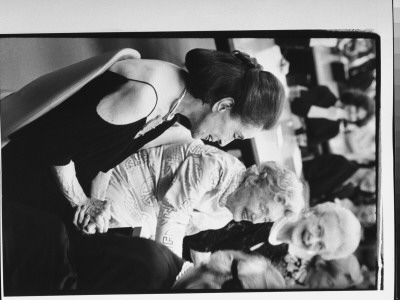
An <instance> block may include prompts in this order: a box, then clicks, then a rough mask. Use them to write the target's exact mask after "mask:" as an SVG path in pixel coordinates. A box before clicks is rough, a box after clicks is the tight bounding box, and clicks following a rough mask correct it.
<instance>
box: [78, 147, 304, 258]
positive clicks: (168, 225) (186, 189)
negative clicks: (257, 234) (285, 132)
mask: <svg viewBox="0 0 400 300" xmlns="http://www.w3.org/2000/svg"><path fill="white" fill-rule="evenodd" d="M105 198H106V200H107V202H101V201H99V203H100V204H101V205H107V204H108V205H109V206H110V209H109V213H104V214H103V217H104V219H105V220H106V221H107V223H108V220H110V221H109V227H111V228H115V227H141V234H140V236H142V237H146V238H150V239H154V240H156V241H158V242H160V243H162V244H164V245H166V246H167V247H169V248H170V249H171V250H173V251H174V252H175V253H176V254H177V255H179V256H182V242H183V238H184V236H185V235H193V234H196V233H197V232H200V231H203V230H207V229H218V228H222V227H223V226H225V225H226V224H227V223H229V222H230V221H231V220H232V219H233V220H235V221H242V220H246V221H250V222H252V223H263V222H273V221H276V220H278V219H280V218H281V217H283V216H285V215H298V214H299V213H300V211H301V209H302V208H303V207H304V201H303V198H302V185H301V183H300V181H299V180H298V179H297V177H296V175H295V174H294V173H293V172H291V171H290V170H287V169H285V168H283V167H280V166H278V165H277V164H276V163H275V162H266V163H262V164H260V165H258V166H252V167H250V168H248V169H247V170H246V169H245V167H244V165H243V164H242V163H241V162H240V161H239V160H238V159H237V158H235V157H234V156H232V155H230V154H228V153H226V152H224V151H221V150H218V149H217V148H215V147H212V146H206V145H204V144H203V143H202V142H199V141H196V142H193V143H186V144H174V145H168V146H159V147H156V148H150V149H146V150H142V151H140V152H138V153H136V154H133V155H131V156H130V157H128V159H126V160H125V161H124V162H122V163H121V164H120V165H118V166H117V167H115V168H114V169H113V170H112V174H111V180H110V185H109V186H108V189H107V191H106V196H105ZM91 208H92V206H81V207H79V208H78V210H77V213H76V215H75V216H76V219H75V222H76V224H77V225H79V226H80V228H81V229H83V230H84V231H86V232H90V233H93V231H94V229H95V227H96V230H97V231H98V232H104V231H107V228H104V227H102V228H99V226H98V225H96V224H94V223H91V221H90V218H91V215H96V213H92V210H91ZM92 219H93V218H92ZM100 226H101V224H100Z"/></svg>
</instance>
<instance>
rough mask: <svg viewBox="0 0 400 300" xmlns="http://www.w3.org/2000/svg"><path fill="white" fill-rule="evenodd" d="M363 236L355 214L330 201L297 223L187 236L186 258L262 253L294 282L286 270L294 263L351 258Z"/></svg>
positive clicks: (231, 226) (242, 225)
mask: <svg viewBox="0 0 400 300" xmlns="http://www.w3.org/2000/svg"><path fill="white" fill-rule="evenodd" d="M360 237H361V226H360V222H359V221H358V220H357V218H356V217H355V216H354V214H353V213H352V212H351V211H350V210H348V209H347V208H344V207H342V206H341V205H339V204H336V203H330V202H329V203H323V204H319V205H316V206H315V207H312V208H310V209H309V210H308V211H306V212H303V213H302V214H301V216H300V218H299V219H297V220H293V219H292V220H291V219H289V218H282V219H281V220H279V221H277V222H275V223H274V224H271V223H263V224H251V223H249V222H240V223H237V224H236V225H235V224H233V223H230V224H228V226H226V227H224V228H223V229H221V230H208V231H204V232H200V233H199V234H197V235H194V236H188V237H185V248H186V251H185V253H184V254H185V256H184V257H186V258H187V259H191V257H190V256H192V257H196V256H197V255H198V252H215V251H217V250H221V249H233V250H241V251H244V252H247V253H259V254H262V255H263V256H265V257H267V258H269V259H270V260H271V261H272V264H273V265H275V266H276V267H277V268H278V269H279V270H280V271H281V273H282V274H283V275H284V277H285V280H287V281H290V280H292V279H293V278H290V277H291V276H292V275H293V273H296V272H295V271H293V270H292V271H291V274H288V272H286V271H285V270H286V269H287V266H288V264H289V261H290V260H293V259H295V260H297V261H298V262H297V263H296V265H297V267H298V268H300V267H301V265H304V262H306V261H307V260H309V259H311V257H312V256H314V255H320V256H321V257H323V258H324V259H338V258H343V257H347V256H348V255H350V254H352V253H353V252H354V251H355V250H356V249H357V247H358V244H359V242H360ZM188 250H189V251H188ZM189 252H191V253H190V254H189ZM194 260H195V259H194Z"/></svg>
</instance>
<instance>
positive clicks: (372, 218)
mask: <svg viewBox="0 0 400 300" xmlns="http://www.w3.org/2000/svg"><path fill="white" fill-rule="evenodd" d="M335 202H336V203H339V204H340V205H342V206H344V207H346V208H348V209H350V210H351V211H352V212H353V214H354V215H355V216H356V217H357V218H358V220H360V223H361V225H362V226H363V227H364V228H368V227H371V226H374V225H375V224H376V203H373V204H363V203H360V204H355V203H354V202H353V201H351V200H350V199H348V198H344V199H335Z"/></svg>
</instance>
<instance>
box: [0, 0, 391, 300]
mask: <svg viewBox="0 0 400 300" xmlns="http://www.w3.org/2000/svg"><path fill="white" fill-rule="evenodd" d="M122 2H124V1H122ZM139 2H141V1H139ZM177 2H180V1H177ZM222 2H224V3H225V4H227V2H225V1H222ZM236 2H237V1H234V3H236ZM251 2H252V1H251ZM273 2H274V1H273ZM305 2H312V1H305ZM342 2H343V1H342ZM355 2H361V1H355ZM369 2H371V3H376V1H375V0H370V1H369ZM125 3H126V2H125ZM141 5H142V7H143V4H141ZM153 5H154V4H153ZM342 5H343V3H342ZM211 6H212V5H211ZM130 7H132V6H130ZM260 7H263V8H265V6H264V5H260ZM277 7H279V5H278V6H277ZM352 7H353V6H352ZM187 9H188V8H186V10H187ZM157 11H158V10H157ZM200 11H205V10H201V9H200ZM229 11H231V10H229ZM303 11H305V10H304V9H303ZM316 11H319V12H320V11H321V9H318V10H316ZM369 11H371V12H370V13H369V14H370V15H373V12H372V9H371V8H370V9H369ZM338 13H339V12H336V14H338ZM190 14H193V12H191V13H190ZM120 15H125V14H124V13H120ZM137 15H138V12H136V13H135V16H137ZM221 15H224V14H223V13H221ZM221 15H220V16H221ZM257 15H258V14H257ZM269 15H271V12H269ZM213 16H214V15H213V14H212V13H210V17H209V18H210V20H213ZM143 18H144V17H142V19H143ZM93 19H94V20H96V18H93ZM160 19H168V17H166V16H165V15H162V16H160ZM204 19H205V20H207V16H204ZM222 19H224V18H222ZM248 19H249V17H248V16H246V17H243V22H244V21H245V20H248ZM250 19H251V18H250ZM317 19H318V18H317ZM52 20H53V19H52ZM197 21H198V20H197ZM53 22H54V20H53ZM180 22H181V21H179V20H178V21H176V23H175V24H180ZM374 22H377V21H374ZM106 23H107V24H112V22H111V21H110V20H108V22H106ZM117 23H118V22H117ZM239 23H240V21H239ZM255 23H257V22H255ZM128 24H129V22H128ZM211 24H212V22H211ZM217 24H218V23H217ZM346 24H347V23H346ZM374 24H375V23H371V26H372V27H374V26H373V25H374ZM378 24H380V23H379V22H378ZM85 25H86V23H84V24H82V25H81V26H82V27H81V28H82V29H81V30H76V29H73V28H74V26H75V25H74V26H72V27H71V29H69V28H68V27H67V28H64V29H62V30H60V29H51V28H49V29H48V31H45V32H44V31H43V28H44V27H41V26H38V28H39V29H38V30H29V29H28V30H26V26H22V31H20V30H15V31H11V32H7V31H6V32H0V33H1V35H0V99H1V100H0V105H1V147H2V148H1V176H2V184H1V191H2V201H1V210H2V232H1V236H2V278H3V279H2V293H3V295H4V296H6V297H12V298H15V297H20V296H29V297H42V296H63V297H65V296H73V297H76V296H83V295H84V296H86V297H94V298H96V297H108V296H109V297H111V298H112V297H115V296H119V297H121V296H127V295H132V296H134V297H138V296H140V295H147V294H153V295H155V296H156V295H157V294H163V295H167V296H168V297H171V298H174V297H176V298H177V297H180V296H184V295H182V294H187V293H190V297H192V296H194V297H196V296H200V295H202V294H203V293H211V294H212V296H218V294H221V293H231V294H232V293H234V294H236V293H237V294H238V295H242V293H249V296H251V297H253V296H257V297H273V298H274V297H277V298H279V297H281V299H286V297H299V296H302V295H303V296H306V295H307V297H309V296H310V298H311V297H316V298H319V297H325V295H327V296H329V297H331V296H333V295H335V294H336V293H337V292H340V293H341V294H342V295H343V296H344V299H347V297H357V295H360V296H363V297H364V296H365V295H367V296H368V295H372V297H374V295H375V296H376V297H378V298H379V297H381V296H382V297H383V296H384V297H388V298H390V296H389V295H390V294H391V293H393V290H394V289H393V284H394V283H395V282H394V280H395V279H394V270H393V268H394V267H393V265H392V263H391V261H390V260H388V258H389V259H390V258H391V259H392V261H393V260H394V258H393V254H394V253H393V249H392V247H393V241H394V236H393V231H394V225H393V221H394V219H393V211H394V199H393V191H390V190H387V189H385V188H384V186H383V185H384V182H385V184H389V187H390V177H385V176H390V174H388V173H390V172H392V175H391V176H393V167H392V166H389V168H387V159H389V156H390V151H393V148H392V149H390V144H387V143H383V141H384V140H386V141H387V136H388V135H389V138H390V135H391V134H390V130H391V129H390V128H388V127H384V124H386V123H387V122H388V120H389V119H388V118H389V117H390V116H391V115H390V107H389V108H388V104H387V97H388V93H389V94H390V92H391V91H388V90H387V89H388V88H387V86H388V84H387V83H388V81H387V76H386V75H387V56H385V55H384V54H386V53H387V36H386V35H385V34H384V33H382V30H381V28H380V27H379V26H378V28H377V29H375V30H374V28H364V27H361V28H359V27H355V28H351V27H346V28H342V26H336V27H333V28H332V27H329V26H327V25H326V24H323V25H321V26H318V25H314V26H313V27H305V28H304V27H300V28H296V27H291V26H293V25H291V24H287V25H285V26H283V25H282V26H281V27H280V25H279V24H276V27H272V28H268V27H263V26H261V27H260V26H255V27H252V26H250V25H246V24H244V25H243V29H240V30H239V29H238V26H233V28H232V29H230V28H229V27H223V26H220V25H217V26H215V28H210V27H211V25H209V26H203V25H199V24H198V25H197V26H194V28H193V29H191V30H185V26H184V25H182V26H180V27H179V28H180V29H179V30H177V29H176V28H175V27H174V26H172V25H171V26H166V27H162V22H160V24H159V29H158V30H155V29H154V28H153V25H149V28H150V29H148V30H144V29H143V27H140V26H139V27H138V28H136V27H135V26H132V25H130V26H126V28H125V27H124V30H122V29H120V28H118V26H117V27H111V28H110V29H109V30H105V27H104V26H103V25H104V24H103V25H100V26H99V28H98V29H97V30H92V29H90V28H92V27H91V26H92V25H88V26H89V27H85ZM375 26H376V24H375ZM62 28H63V27H62ZM85 28H89V29H90V30H85ZM239 28H240V26H239ZM383 28H384V26H383ZM385 101H386V103H385ZM388 112H389V113H388ZM388 129H390V130H389V131H388ZM384 153H389V155H384ZM384 173H385V175H384ZM382 177H385V178H387V179H386V180H385V181H383V180H382ZM392 188H393V186H392ZM387 224H389V225H387ZM387 249H389V250H387ZM389 264H390V266H388V265H389ZM388 288H389V290H388ZM390 289H391V290H390ZM298 293H300V294H298ZM340 293H339V294H338V295H340ZM214 294H216V295H214ZM243 295H244V296H246V295H245V294H243ZM243 295H242V296H243ZM296 295H297V296H296ZM317 295H319V296H317ZM187 296H188V295H187ZM203 296H204V295H203ZM17 299H18V298H17ZM74 299H76V298H74ZM274 299H275V298H274Z"/></svg>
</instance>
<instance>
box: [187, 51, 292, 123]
mask: <svg viewBox="0 0 400 300" xmlns="http://www.w3.org/2000/svg"><path fill="white" fill-rule="evenodd" d="M185 64H186V68H187V70H188V75H187V78H186V84H187V88H188V90H189V92H190V93H191V94H192V95H193V96H194V97H196V98H199V99H201V100H202V101H204V102H205V103H209V104H210V105H214V104H215V103H216V102H217V101H219V100H221V99H223V98H226V97H232V98H233V99H234V100H235V105H234V107H233V108H232V115H233V116H238V117H240V119H241V121H242V122H243V123H244V124H251V125H254V126H260V127H263V128H264V129H270V128H272V127H273V126H274V125H275V124H276V123H277V121H278V119H279V117H280V115H281V112H282V109H283V104H284V97H285V95H284V90H283V86H282V84H281V83H280V82H279V80H278V79H277V78H276V77H275V76H274V75H273V74H271V73H270V72H267V71H263V68H262V66H261V65H260V64H258V62H257V60H256V59H255V58H252V57H250V56H249V55H248V54H247V53H244V52H241V51H234V52H232V53H226V52H221V51H216V50H207V49H193V50H190V51H189V52H188V53H187V54H186V58H185Z"/></svg>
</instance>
